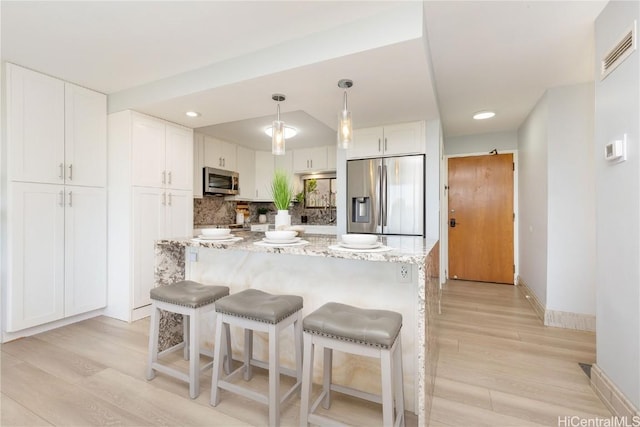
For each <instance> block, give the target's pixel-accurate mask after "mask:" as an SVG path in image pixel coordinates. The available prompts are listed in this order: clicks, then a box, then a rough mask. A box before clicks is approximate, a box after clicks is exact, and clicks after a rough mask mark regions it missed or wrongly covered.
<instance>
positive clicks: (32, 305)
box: [6, 183, 64, 332]
mask: <svg viewBox="0 0 640 427" xmlns="http://www.w3.org/2000/svg"><path fill="white" fill-rule="evenodd" d="M9 192H10V194H11V204H10V205H9V211H8V212H9V213H8V215H9V223H10V224H11V227H10V228H9V230H8V237H9V239H8V241H9V242H10V243H9V248H10V252H9V253H10V254H11V257H10V258H9V259H10V267H9V268H10V270H9V272H8V280H7V301H8V304H7V324H6V328H7V331H9V332H14V331H18V330H21V329H25V328H29V327H32V326H37V325H41V324H43V323H47V322H51V321H54V320H58V319H61V318H62V317H63V316H64V187H63V186H62V185H50V184H31V183H15V184H12V185H11V186H10V189H9Z"/></svg>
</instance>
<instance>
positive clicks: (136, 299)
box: [132, 187, 167, 308]
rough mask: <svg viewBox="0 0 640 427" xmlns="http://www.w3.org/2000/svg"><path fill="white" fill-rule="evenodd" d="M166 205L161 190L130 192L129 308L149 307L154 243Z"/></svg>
mask: <svg viewBox="0 0 640 427" xmlns="http://www.w3.org/2000/svg"><path fill="white" fill-rule="evenodd" d="M166 203H167V201H166V193H165V191H164V190H163V189H161V188H145V187H134V189H133V224H132V226H133V263H132V267H133V308H139V307H143V306H145V305H149V304H151V299H150V298H149V291H150V290H151V288H153V287H154V286H155V274H154V270H155V241H156V240H158V239H160V238H161V237H163V235H162V233H163V231H164V224H165V205H166Z"/></svg>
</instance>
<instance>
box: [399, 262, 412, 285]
mask: <svg viewBox="0 0 640 427" xmlns="http://www.w3.org/2000/svg"><path fill="white" fill-rule="evenodd" d="M396 276H397V279H398V282H401V283H409V282H411V266H410V265H409V264H399V265H398V270H397V274H396Z"/></svg>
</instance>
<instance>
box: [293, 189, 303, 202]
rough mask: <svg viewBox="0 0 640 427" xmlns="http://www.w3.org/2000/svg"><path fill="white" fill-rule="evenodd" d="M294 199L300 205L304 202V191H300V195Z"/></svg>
mask: <svg viewBox="0 0 640 427" xmlns="http://www.w3.org/2000/svg"><path fill="white" fill-rule="evenodd" d="M294 199H295V201H296V202H298V203H302V202H304V191H300V192H299V193H298V194H296V195H295V197H294Z"/></svg>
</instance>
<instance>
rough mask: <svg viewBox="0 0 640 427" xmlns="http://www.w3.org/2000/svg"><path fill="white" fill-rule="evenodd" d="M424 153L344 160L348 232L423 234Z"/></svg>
mask: <svg viewBox="0 0 640 427" xmlns="http://www.w3.org/2000/svg"><path fill="white" fill-rule="evenodd" d="M424 180H425V171H424V155H414V156H400V157H385V158H376V159H363V160H349V161H347V215H348V218H347V232H349V233H372V234H398V235H413V236H424Z"/></svg>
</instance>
